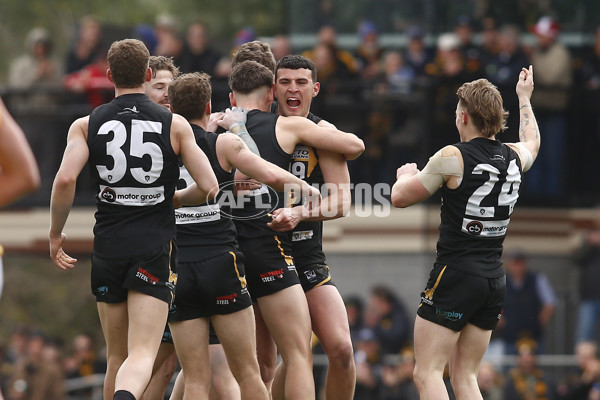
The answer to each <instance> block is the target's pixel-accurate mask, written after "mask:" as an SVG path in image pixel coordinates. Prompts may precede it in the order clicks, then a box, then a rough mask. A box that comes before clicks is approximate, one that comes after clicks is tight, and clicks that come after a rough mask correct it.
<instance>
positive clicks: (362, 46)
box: [355, 21, 383, 82]
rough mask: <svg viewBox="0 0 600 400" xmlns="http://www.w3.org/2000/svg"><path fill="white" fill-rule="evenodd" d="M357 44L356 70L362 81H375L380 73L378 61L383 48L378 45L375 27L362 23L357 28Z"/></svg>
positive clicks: (367, 22) (368, 23) (377, 34)
mask: <svg viewBox="0 0 600 400" xmlns="http://www.w3.org/2000/svg"><path fill="white" fill-rule="evenodd" d="M358 37H359V44H358V47H357V48H356V53H355V58H356V60H357V62H358V70H359V73H360V77H361V79H362V80H363V81H366V82H369V81H372V80H373V79H375V78H376V77H377V76H378V75H379V72H380V67H379V61H380V59H381V56H382V54H383V48H382V47H381V46H380V45H379V41H378V37H379V33H378V31H377V27H376V26H375V24H373V23H372V22H371V21H363V22H361V23H360V25H359V26H358Z"/></svg>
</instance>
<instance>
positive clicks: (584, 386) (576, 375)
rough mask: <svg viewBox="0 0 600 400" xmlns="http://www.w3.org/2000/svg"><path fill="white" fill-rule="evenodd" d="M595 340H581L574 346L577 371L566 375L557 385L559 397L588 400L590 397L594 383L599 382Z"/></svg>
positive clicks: (571, 399)
mask: <svg viewBox="0 0 600 400" xmlns="http://www.w3.org/2000/svg"><path fill="white" fill-rule="evenodd" d="M597 353H598V349H597V346H596V343H595V342H588V341H582V342H579V343H577V346H576V347H575V356H576V357H577V371H575V372H573V373H570V374H568V375H567V376H566V378H565V380H564V382H563V383H561V384H560V385H559V386H558V394H559V398H560V399H565V400H579V399H582V400H588V399H591V398H592V397H591V394H592V390H593V388H594V385H597V384H598V382H600V360H599V359H598V354H597Z"/></svg>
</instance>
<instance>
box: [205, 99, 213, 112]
mask: <svg viewBox="0 0 600 400" xmlns="http://www.w3.org/2000/svg"><path fill="white" fill-rule="evenodd" d="M211 109H212V105H211V103H210V101H209V102H208V104H206V110H204V113H205V114H206V115H210V113H211Z"/></svg>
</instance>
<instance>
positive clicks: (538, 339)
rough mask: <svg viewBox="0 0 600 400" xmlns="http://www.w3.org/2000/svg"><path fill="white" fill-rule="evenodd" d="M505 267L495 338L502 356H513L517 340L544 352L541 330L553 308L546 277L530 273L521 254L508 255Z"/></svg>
mask: <svg viewBox="0 0 600 400" xmlns="http://www.w3.org/2000/svg"><path fill="white" fill-rule="evenodd" d="M505 268H506V300H505V302H504V310H503V312H502V318H501V319H500V322H499V323H498V328H497V330H498V335H499V338H500V339H501V340H502V341H503V343H504V353H505V354H510V355H515V354H517V350H518V349H517V344H518V342H519V341H520V340H523V339H528V340H532V341H535V343H536V351H537V352H538V353H540V354H541V353H543V352H544V329H545V327H546V325H547V324H548V322H549V321H550V319H551V318H552V315H553V314H554V309H555V307H556V297H555V295H554V290H553V289H552V286H551V285H550V282H549V281H548V278H547V277H546V275H545V274H543V273H542V272H536V271H532V270H530V269H529V267H528V259H527V256H526V255H525V253H524V252H522V251H520V250H515V251H513V252H511V253H510V254H509V255H508V259H507V260H506V263H505Z"/></svg>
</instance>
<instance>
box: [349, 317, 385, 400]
mask: <svg viewBox="0 0 600 400" xmlns="http://www.w3.org/2000/svg"><path fill="white" fill-rule="evenodd" d="M354 359H355V364H356V389H355V391H354V400H372V399H375V398H377V396H378V394H379V387H380V386H381V372H382V367H383V364H382V359H381V346H380V342H379V339H378V337H377V334H376V333H375V331H374V330H373V329H370V328H363V329H361V330H360V331H359V332H358V341H357V343H356V352H355V353H354Z"/></svg>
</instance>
